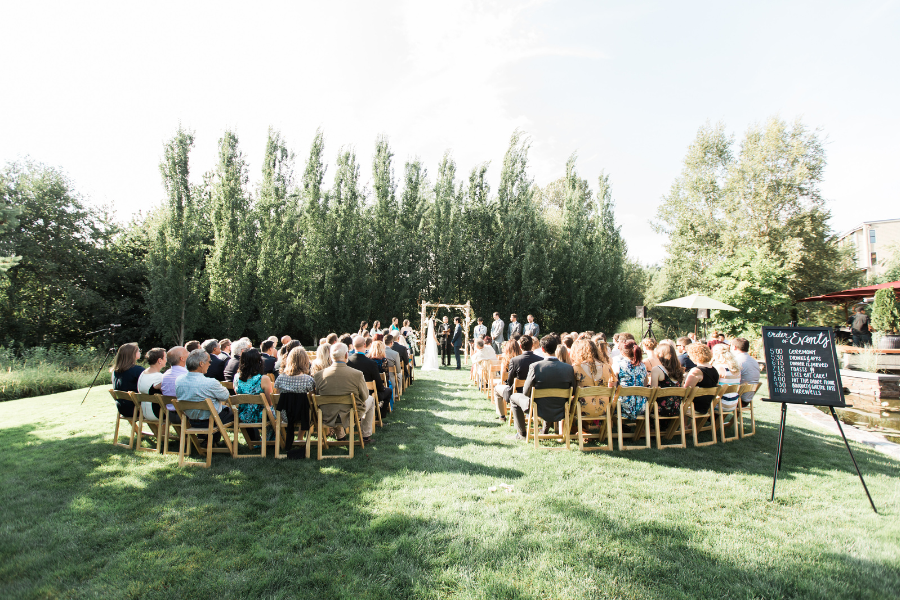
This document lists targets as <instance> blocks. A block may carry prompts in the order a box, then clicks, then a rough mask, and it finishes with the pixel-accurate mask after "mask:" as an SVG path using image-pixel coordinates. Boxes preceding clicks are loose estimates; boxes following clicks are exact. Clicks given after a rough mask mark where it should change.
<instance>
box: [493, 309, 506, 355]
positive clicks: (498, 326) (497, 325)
mask: <svg viewBox="0 0 900 600" xmlns="http://www.w3.org/2000/svg"><path fill="white" fill-rule="evenodd" d="M504 325H505V323H504V322H503V319H501V318H500V313H498V312H495V313H494V322H493V323H491V339H492V340H493V342H491V346H493V347H494V352H496V353H497V354H500V345H501V344H503V326H504Z"/></svg>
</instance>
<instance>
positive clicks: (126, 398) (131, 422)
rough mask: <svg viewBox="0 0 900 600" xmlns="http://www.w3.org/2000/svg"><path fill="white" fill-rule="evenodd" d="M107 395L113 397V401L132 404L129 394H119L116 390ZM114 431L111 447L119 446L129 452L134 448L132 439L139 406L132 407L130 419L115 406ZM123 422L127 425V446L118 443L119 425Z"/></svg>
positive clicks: (134, 433)
mask: <svg viewBox="0 0 900 600" xmlns="http://www.w3.org/2000/svg"><path fill="white" fill-rule="evenodd" d="M109 395H110V396H112V397H113V400H124V401H125V402H129V403H132V404H133V403H134V399H133V398H132V397H131V393H130V392H119V391H117V390H109ZM115 408H116V429H115V431H113V439H112V443H113V446H121V447H122V448H128V449H129V450H131V449H132V448H133V447H134V438H135V436H136V435H137V422H138V418H139V417H138V413H140V412H141V405H140V404H135V405H134V413H133V414H132V415H131V417H126V416H124V415H123V414H122V413H120V412H119V407H118V406H116V407H115ZM122 421H125V422H126V423H128V431H129V432H130V433H129V435H128V444H121V443H119V424H121V423H122ZM138 446H140V442H138Z"/></svg>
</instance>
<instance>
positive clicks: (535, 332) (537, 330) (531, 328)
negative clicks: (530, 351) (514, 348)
mask: <svg viewBox="0 0 900 600" xmlns="http://www.w3.org/2000/svg"><path fill="white" fill-rule="evenodd" d="M525 335H530V336H532V337H538V336H539V335H541V326H540V325H538V324H537V323H535V322H534V315H528V322H527V323H525Z"/></svg>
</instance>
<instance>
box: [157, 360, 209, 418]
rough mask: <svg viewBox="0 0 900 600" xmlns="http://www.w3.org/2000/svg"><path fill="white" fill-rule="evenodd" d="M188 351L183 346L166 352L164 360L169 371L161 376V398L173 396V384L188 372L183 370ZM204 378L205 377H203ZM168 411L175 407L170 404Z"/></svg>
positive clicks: (185, 369)
mask: <svg viewBox="0 0 900 600" xmlns="http://www.w3.org/2000/svg"><path fill="white" fill-rule="evenodd" d="M187 357H188V351H187V350H186V349H185V347H184V346H175V347H174V348H169V351H168V352H166V360H167V361H168V363H169V370H168V371H166V372H165V373H164V374H163V379H162V386H161V387H162V393H163V396H173V397H174V396H175V382H176V381H178V378H179V377H181V376H182V375H184V374H186V373H187V372H188V370H187V368H185V361H187ZM204 377H206V375H204ZM168 408H169V410H175V407H174V406H172V405H171V404H169V405H168Z"/></svg>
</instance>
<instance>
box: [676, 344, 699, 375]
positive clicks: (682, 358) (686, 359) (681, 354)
mask: <svg viewBox="0 0 900 600" xmlns="http://www.w3.org/2000/svg"><path fill="white" fill-rule="evenodd" d="M692 343H693V342H692V341H691V338H689V337H686V336H685V337H680V338H678V339H677V340H675V350H676V351H677V352H678V362H680V363H681V368H682V369H684V371H685V372H687V371H690V370H691V369H693V368H694V361H692V360H691V357H690V356H688V353H687V347H688V346H690V345H691V344H692Z"/></svg>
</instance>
